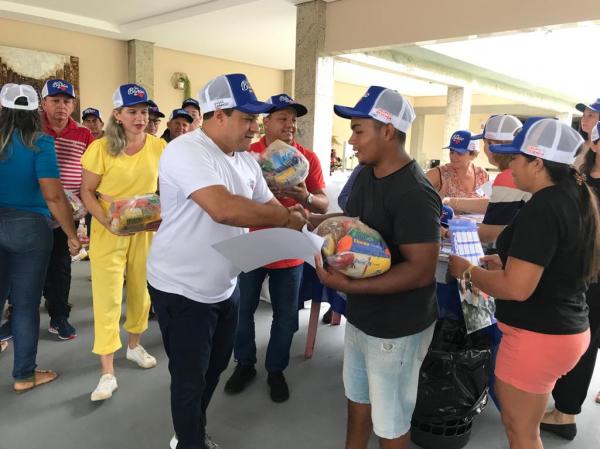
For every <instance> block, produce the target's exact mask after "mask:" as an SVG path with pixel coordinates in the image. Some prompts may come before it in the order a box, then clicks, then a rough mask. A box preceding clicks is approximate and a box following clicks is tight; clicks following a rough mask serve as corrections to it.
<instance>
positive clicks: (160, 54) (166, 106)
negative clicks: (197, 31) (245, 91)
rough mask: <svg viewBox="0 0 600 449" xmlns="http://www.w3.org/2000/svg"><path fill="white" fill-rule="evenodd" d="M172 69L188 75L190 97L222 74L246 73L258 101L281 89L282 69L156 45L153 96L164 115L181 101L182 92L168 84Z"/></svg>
mask: <svg viewBox="0 0 600 449" xmlns="http://www.w3.org/2000/svg"><path fill="white" fill-rule="evenodd" d="M174 72H184V73H186V74H187V75H188V77H189V79H190V83H191V94H192V96H193V97H197V95H198V90H200V88H201V87H202V86H203V85H204V84H206V82H208V81H210V80H211V79H212V78H214V77H216V76H218V75H222V74H224V73H244V74H246V75H247V76H248V79H249V80H250V83H251V84H252V87H253V88H254V92H255V93H256V96H257V97H258V98H259V99H261V100H264V99H266V98H267V97H269V96H271V95H275V94H278V93H280V92H282V91H283V73H284V72H283V70H277V69H271V68H267V67H261V66H256V65H250V64H243V63H239V62H235V61H229V60H225V59H218V58H211V57H208V56H201V55H195V54H192V53H184V52H180V51H175V50H168V49H166V48H160V47H156V48H155V50H154V96H155V101H156V102H157V104H158V105H159V107H160V109H161V111H163V112H164V113H165V115H167V117H168V115H169V114H170V112H171V110H173V109H175V108H177V107H179V106H181V102H182V100H183V91H182V90H177V89H175V88H173V86H172V85H171V76H172V75H173V73H174ZM163 125H164V123H163Z"/></svg>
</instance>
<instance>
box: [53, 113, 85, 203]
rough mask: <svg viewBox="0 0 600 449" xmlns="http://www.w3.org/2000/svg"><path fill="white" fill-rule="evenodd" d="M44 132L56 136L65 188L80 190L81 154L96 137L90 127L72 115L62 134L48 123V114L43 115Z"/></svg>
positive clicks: (55, 144)
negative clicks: (77, 120) (84, 125)
mask: <svg viewBox="0 0 600 449" xmlns="http://www.w3.org/2000/svg"><path fill="white" fill-rule="evenodd" d="M42 122H43V123H44V132H45V133H46V134H48V135H50V136H52V137H54V147H55V149H56V158H57V160H58V167H59V168H60V181H61V183H62V186H63V189H65V190H67V191H70V192H79V190H80V188H81V173H82V168H81V156H82V155H83V153H84V152H85V150H86V148H87V147H88V145H89V144H90V143H92V141H93V140H94V137H93V136H92V133H91V132H90V131H89V129H87V128H85V127H83V126H81V125H80V124H79V123H77V122H76V121H75V120H73V119H72V118H71V117H69V121H68V123H67V126H66V127H65V129H63V130H62V131H61V133H60V135H58V134H56V133H55V132H54V130H53V129H52V128H51V127H50V125H49V123H48V118H47V117H46V114H43V115H42Z"/></svg>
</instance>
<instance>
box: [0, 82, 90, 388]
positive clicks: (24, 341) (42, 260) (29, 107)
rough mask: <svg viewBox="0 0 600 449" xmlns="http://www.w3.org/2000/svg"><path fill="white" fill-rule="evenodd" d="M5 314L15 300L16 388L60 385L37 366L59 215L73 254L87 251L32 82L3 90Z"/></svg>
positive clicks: (1, 264) (1, 269) (0, 166)
mask: <svg viewBox="0 0 600 449" xmlns="http://www.w3.org/2000/svg"><path fill="white" fill-rule="evenodd" d="M0 104H1V105H2V109H0V311H1V310H2V309H3V307H4V302H5V300H6V298H8V297H9V296H10V300H11V303H12V306H13V310H12V333H13V341H14V365H13V378H14V380H15V382H14V386H13V388H14V390H15V391H16V392H23V391H26V390H30V389H32V388H35V387H36V386H38V385H43V384H45V383H48V382H52V381H53V380H54V379H56V377H57V376H58V375H57V374H56V373H55V372H53V371H45V370H38V369H36V363H35V359H36V355H37V345H38V336H39V327H40V323H39V321H40V314H39V305H40V298H41V296H42V288H43V286H44V279H45V277H46V267H47V264H48V258H49V256H50V250H51V249H52V235H53V234H52V230H51V229H50V227H49V224H48V219H49V218H50V217H51V216H53V217H54V218H55V219H56V220H57V221H58V223H59V224H60V226H61V227H62V229H63V230H64V232H65V234H67V236H68V245H69V250H70V252H71V254H73V255H75V254H77V253H78V252H79V250H80V249H81V244H80V243H79V240H78V238H77V232H76V230H75V226H74V224H73V210H72V208H71V206H70V204H69V202H68V201H67V198H66V197H65V194H64V192H63V189H62V186H61V183H60V179H59V171H58V164H57V162H56V153H55V151H54V140H53V139H52V138H51V137H50V136H47V135H43V134H42V133H41V129H42V126H41V121H40V116H39V114H38V111H37V109H38V105H39V100H38V96H37V93H36V92H35V90H34V89H33V88H32V87H31V86H28V85H17V84H6V85H4V86H3V87H2V90H1V91H0Z"/></svg>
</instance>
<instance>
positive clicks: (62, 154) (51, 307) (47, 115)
mask: <svg viewBox="0 0 600 449" xmlns="http://www.w3.org/2000/svg"><path fill="white" fill-rule="evenodd" d="M42 98H43V101H42V109H43V112H42V123H43V127H44V132H45V133H46V134H49V135H50V136H52V137H54V145H55V148H56V157H57V159H58V166H59V168H60V180H61V182H62V186H63V189H65V191H69V192H74V193H75V194H77V195H79V189H80V188H81V172H82V169H81V162H80V160H81V156H82V155H83V152H84V151H85V149H86V148H87V147H88V145H89V144H90V143H91V142H92V141H93V140H94V137H93V136H92V133H91V132H90V131H89V130H88V129H87V128H85V127H84V126H81V125H79V124H78V123H77V122H76V121H75V120H73V119H72V118H71V114H72V113H73V110H74V109H75V90H74V89H73V86H72V85H71V83H69V82H67V81H65V80H61V79H50V80H48V81H46V83H45V84H44V87H43V89H42ZM70 289H71V255H70V254H69V250H68V246H67V236H66V235H65V233H64V232H63V231H62V229H61V228H56V229H55V230H54V247H53V248H52V253H51V255H50V260H49V261H48V271H47V273H46V283H45V285H44V297H45V298H46V301H47V307H48V314H49V315H50V326H49V327H48V331H49V332H50V333H52V334H57V335H58V338H60V339H61V340H70V339H73V338H75V337H76V336H77V332H76V331H75V328H74V327H73V326H71V324H70V323H69V312H70V306H69V291H70Z"/></svg>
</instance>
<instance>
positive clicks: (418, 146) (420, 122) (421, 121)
mask: <svg viewBox="0 0 600 449" xmlns="http://www.w3.org/2000/svg"><path fill="white" fill-rule="evenodd" d="M424 136H425V115H423V114H418V115H417V116H416V117H415V121H414V122H413V123H412V126H411V127H410V149H409V150H410V155H411V156H412V158H413V159H414V160H416V161H417V163H418V164H419V165H420V166H421V167H423V166H424V165H425V162H426V159H427V155H426V154H425V151H424V148H423V140H424V139H423V138H424Z"/></svg>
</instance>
